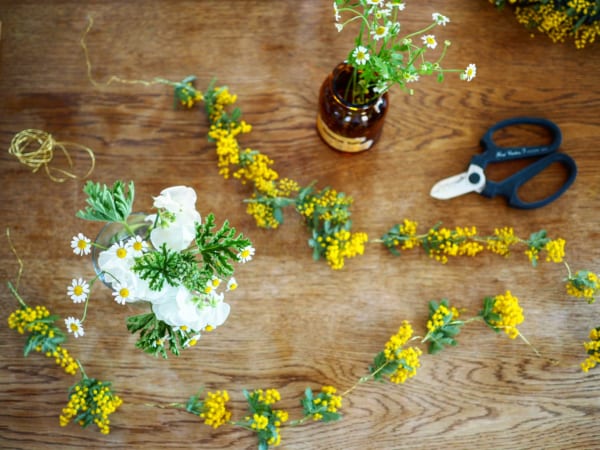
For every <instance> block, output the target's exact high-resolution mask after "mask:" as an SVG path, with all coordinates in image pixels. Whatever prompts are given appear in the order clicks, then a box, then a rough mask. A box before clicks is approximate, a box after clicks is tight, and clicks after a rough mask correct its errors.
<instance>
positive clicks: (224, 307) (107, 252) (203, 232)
mask: <svg viewBox="0 0 600 450" xmlns="http://www.w3.org/2000/svg"><path fill="white" fill-rule="evenodd" d="M84 192H85V193H86V194H87V195H88V200H87V203H88V206H87V208H86V209H85V210H82V211H79V212H78V213H77V217H79V218H82V219H85V220H92V221H102V222H108V223H110V224H115V223H116V224H120V225H121V226H122V229H123V230H124V232H123V233H121V234H119V235H118V236H117V237H116V238H115V239H113V241H111V242H110V244H109V245H106V246H105V245H103V243H101V242H99V240H96V241H95V242H92V241H91V239H89V238H87V237H86V236H85V235H83V234H82V233H78V234H77V235H76V236H75V237H73V239H72V241H71V248H72V249H73V252H74V253H75V254H77V255H89V254H90V253H92V255H93V256H94V255H95V254H96V253H97V261H96V272H97V273H96V276H95V277H94V278H93V279H92V280H91V281H90V282H89V283H88V282H87V281H85V280H84V279H83V278H81V277H76V278H73V280H72V282H71V285H70V286H69V287H68V288H67V295H68V296H69V297H70V298H71V300H72V301H73V302H74V303H82V302H85V308H84V312H83V318H82V319H81V320H80V319H76V318H74V317H69V318H67V319H66V320H65V323H66V326H67V330H68V331H69V332H70V333H73V335H74V336H75V337H78V336H83V335H84V329H83V325H82V324H83V322H84V321H85V315H86V312H87V306H88V302H89V298H90V292H91V288H92V285H93V284H94V283H95V281H96V280H98V279H101V280H102V281H104V283H105V284H106V285H107V286H109V287H110V288H111V289H112V291H113V292H112V295H113V298H114V301H115V302H116V303H118V304H120V305H127V304H130V303H138V302H145V303H147V304H149V306H150V312H149V313H145V314H140V315H136V316H132V317H129V318H128V319H127V328H128V329H129V331H131V332H132V333H136V332H139V333H140V337H139V339H138V341H137V343H136V346H137V347H138V348H141V349H142V350H144V351H146V352H148V353H151V354H154V355H161V356H163V357H165V358H166V357H167V353H166V350H167V349H168V350H170V351H171V353H173V354H175V355H178V354H179V351H180V349H182V348H187V347H189V346H191V345H194V344H195V343H196V342H197V341H198V339H200V336H201V333H202V332H205V331H211V330H213V329H215V328H217V327H219V326H220V325H222V324H223V323H224V322H225V321H226V320H227V317H228V316H229V311H230V306H229V304H228V303H226V302H225V301H224V300H225V292H228V291H232V290H234V289H235V288H236V287H237V281H236V280H235V278H234V277H233V272H234V269H233V265H232V263H233V262H238V263H245V262H247V261H250V260H251V259H252V256H253V255H254V248H253V247H252V244H251V242H250V241H249V240H248V239H246V238H244V237H243V236H242V235H241V234H239V235H238V236H235V234H236V230H235V229H234V228H232V227H230V226H229V224H228V222H225V223H224V224H223V226H222V227H221V228H220V229H219V230H218V231H213V228H214V225H215V222H214V216H213V215H212V214H209V215H208V216H207V217H206V220H205V221H204V222H203V221H202V218H201V215H200V213H199V212H198V211H197V210H196V200H197V197H196V192H195V191H194V190H193V189H192V188H190V187H186V186H173V187H169V188H167V189H164V190H163V191H162V192H161V193H160V195H159V196H158V197H155V198H154V204H153V206H154V208H156V209H157V213H155V214H150V215H143V216H141V219H143V220H138V221H137V222H136V223H135V224H132V223H130V222H131V221H130V218H131V217H133V216H132V204H133V200H134V192H135V190H134V185H133V183H132V182H131V183H129V185H128V187H127V188H126V187H125V184H123V183H122V182H120V181H117V182H116V183H115V184H114V186H113V187H112V188H109V187H107V186H105V185H100V184H94V183H93V182H88V183H87V184H86V186H85V187H84ZM140 233H141V234H140ZM94 247H96V249H97V250H99V252H94V251H93V248H94ZM225 280H227V281H225Z"/></svg>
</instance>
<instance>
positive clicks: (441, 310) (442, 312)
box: [427, 305, 450, 331]
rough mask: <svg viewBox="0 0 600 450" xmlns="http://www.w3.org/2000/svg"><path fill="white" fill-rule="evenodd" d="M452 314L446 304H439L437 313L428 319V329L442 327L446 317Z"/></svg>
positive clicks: (432, 329) (433, 329)
mask: <svg viewBox="0 0 600 450" xmlns="http://www.w3.org/2000/svg"><path fill="white" fill-rule="evenodd" d="M448 314H450V310H449V309H448V308H447V307H446V305H439V306H438V308H437V309H436V310H435V313H433V315H432V316H431V319H429V320H428V321H427V330H428V331H435V330H436V329H437V328H440V327H441V326H443V325H444V318H445V317H446V316H447V315H448Z"/></svg>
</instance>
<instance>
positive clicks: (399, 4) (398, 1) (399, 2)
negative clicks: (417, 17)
mask: <svg viewBox="0 0 600 450" xmlns="http://www.w3.org/2000/svg"><path fill="white" fill-rule="evenodd" d="M391 6H392V8H398V11H404V9H405V8H406V3H404V1H403V0H392V1H391Z"/></svg>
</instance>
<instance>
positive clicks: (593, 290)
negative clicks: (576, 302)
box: [566, 270, 600, 303]
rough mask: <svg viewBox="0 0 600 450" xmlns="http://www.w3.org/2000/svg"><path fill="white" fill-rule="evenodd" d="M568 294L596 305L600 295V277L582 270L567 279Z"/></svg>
mask: <svg viewBox="0 0 600 450" xmlns="http://www.w3.org/2000/svg"><path fill="white" fill-rule="evenodd" d="M566 289H567V294H569V295H571V296H573V297H578V298H584V299H585V300H587V302H588V303H594V302H595V301H596V297H597V296H598V295H599V294H600V277H598V275H597V274H595V273H594V272H590V271H587V270H580V271H578V272H577V273H576V274H575V275H574V276H570V277H569V278H568V279H567V284H566Z"/></svg>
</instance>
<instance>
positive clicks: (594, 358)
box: [581, 327, 600, 372]
mask: <svg viewBox="0 0 600 450" xmlns="http://www.w3.org/2000/svg"><path fill="white" fill-rule="evenodd" d="M583 347H584V348H585V351H586V352H587V354H588V357H587V359H586V360H585V361H583V362H582V363H581V370H583V371H584V372H587V371H589V370H590V369H593V368H594V367H596V365H597V364H598V363H600V327H599V328H592V329H591V330H590V340H589V341H588V342H584V344H583Z"/></svg>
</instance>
